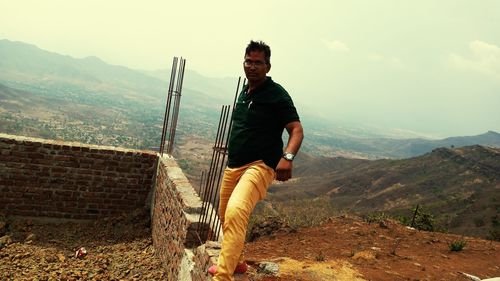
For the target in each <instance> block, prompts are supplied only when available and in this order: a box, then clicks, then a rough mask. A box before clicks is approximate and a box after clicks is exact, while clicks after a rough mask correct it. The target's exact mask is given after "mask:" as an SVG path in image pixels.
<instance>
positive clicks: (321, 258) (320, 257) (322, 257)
mask: <svg viewBox="0 0 500 281" xmlns="http://www.w3.org/2000/svg"><path fill="white" fill-rule="evenodd" d="M325 259H326V258H325V254H323V251H321V250H320V251H319V253H318V255H316V257H315V260H316V261H325Z"/></svg>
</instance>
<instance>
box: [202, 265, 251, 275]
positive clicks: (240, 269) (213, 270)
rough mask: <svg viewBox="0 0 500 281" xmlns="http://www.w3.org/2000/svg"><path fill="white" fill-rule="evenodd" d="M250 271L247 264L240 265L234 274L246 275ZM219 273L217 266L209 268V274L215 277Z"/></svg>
mask: <svg viewBox="0 0 500 281" xmlns="http://www.w3.org/2000/svg"><path fill="white" fill-rule="evenodd" d="M247 270H248V265H247V263H246V262H242V263H239V264H238V265H237V266H236V268H235V269H234V273H245V272H247ZM216 272H217V265H215V264H214V265H212V266H211V267H209V268H208V273H210V274H211V275H215V273H216Z"/></svg>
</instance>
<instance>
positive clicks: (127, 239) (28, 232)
mask: <svg viewBox="0 0 500 281" xmlns="http://www.w3.org/2000/svg"><path fill="white" fill-rule="evenodd" d="M3 221H6V222H7V225H6V226H5V227H4V232H6V234H7V235H9V237H10V239H11V240H12V243H9V244H7V245H5V244H4V245H3V246H2V245H0V280H167V277H166V274H165V272H164V271H163V270H162V267H161V264H160V262H159V260H158V259H157V258H156V257H155V255H154V249H153V245H152V240H151V231H150V229H149V223H148V214H147V213H145V212H142V211H138V212H135V213H134V214H133V215H131V216H126V217H116V218H112V219H105V220H101V221H95V222H60V221H59V222H57V223H55V222H53V221H52V222H50V221H49V222H47V221H43V222H42V221H39V220H37V219H35V220H31V219H14V220H3ZM0 236H2V235H0ZM81 247H84V248H85V249H86V250H87V255H86V256H84V257H83V258H77V257H75V253H76V251H77V250H78V249H79V248H81Z"/></svg>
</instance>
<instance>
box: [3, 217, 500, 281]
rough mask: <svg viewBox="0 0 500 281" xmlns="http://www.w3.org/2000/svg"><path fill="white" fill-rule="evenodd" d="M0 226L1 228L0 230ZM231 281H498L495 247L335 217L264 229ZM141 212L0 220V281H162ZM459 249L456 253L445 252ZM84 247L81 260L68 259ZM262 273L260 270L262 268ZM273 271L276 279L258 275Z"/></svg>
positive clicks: (499, 269) (394, 225) (388, 223)
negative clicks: (474, 280)
mask: <svg viewBox="0 0 500 281" xmlns="http://www.w3.org/2000/svg"><path fill="white" fill-rule="evenodd" d="M2 222H4V223H2ZM257 229H258V230H259V231H258V233H257V235H254V237H253V238H254V239H256V240H255V241H253V242H250V243H248V244H247V245H246V247H245V256H246V258H247V260H248V263H249V265H250V269H249V271H248V272H247V274H244V275H241V274H240V275H238V276H236V280H255V281H257V280H260V281H284V280H287V281H293V280H295V281H320V280H344V281H365V280H372V281H379V280H380V281H386V280H387V281H399V280H412V281H413V280H429V281H437V280H444V281H460V280H471V279H468V278H466V277H465V276H464V275H463V274H462V272H464V273H468V274H472V275H475V276H478V277H480V278H483V279H484V278H492V277H497V276H500V263H499V261H500V252H499V250H500V243H499V242H494V241H488V240H481V239H477V238H472V237H461V236H458V235H452V234H444V233H436V232H425V231H417V230H414V229H409V228H407V227H405V226H403V225H400V224H398V223H397V222H394V221H391V220H381V221H378V222H373V223H367V222H365V221H363V220H361V219H359V218H357V217H351V216H345V215H344V216H338V217H333V218H330V219H329V220H328V221H327V222H326V223H324V224H322V225H320V226H317V227H311V228H303V229H290V228H289V227H286V225H283V223H281V222H273V221H271V222H266V223H264V225H263V226H262V227H261V228H257ZM150 233H151V231H150V228H149V219H148V214H147V213H146V212H145V211H137V212H135V213H134V214H133V215H129V216H122V217H116V218H110V219H105V220H101V221H94V222H74V221H73V222H72V221H66V222H61V221H60V220H59V221H40V220H38V219H36V220H35V219H34V220H30V219H6V218H2V217H1V216H0V237H1V239H0V280H168V276H166V274H165V272H164V271H163V270H162V269H161V268H162V266H161V264H160V261H159V260H158V259H157V258H156V257H155V255H154V249H153V246H152V241H151V237H150ZM462 240H463V241H465V246H464V248H463V249H462V250H460V251H451V250H450V244H452V243H454V242H457V241H462ZM81 247H84V248H85V249H86V250H87V254H86V255H84V256H82V257H80V258H79V257H75V252H76V251H77V250H78V249H80V248H81ZM263 266H265V267H266V268H263ZM268 267H279V270H278V272H277V273H272V272H269V273H266V270H267V268H268Z"/></svg>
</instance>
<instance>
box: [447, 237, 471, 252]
mask: <svg viewBox="0 0 500 281" xmlns="http://www.w3.org/2000/svg"><path fill="white" fill-rule="evenodd" d="M465 245H467V241H465V240H464V239H463V238H461V239H459V240H455V241H453V242H451V243H450V244H449V247H450V251H453V252H459V251H462V250H463V248H464V247H465Z"/></svg>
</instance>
